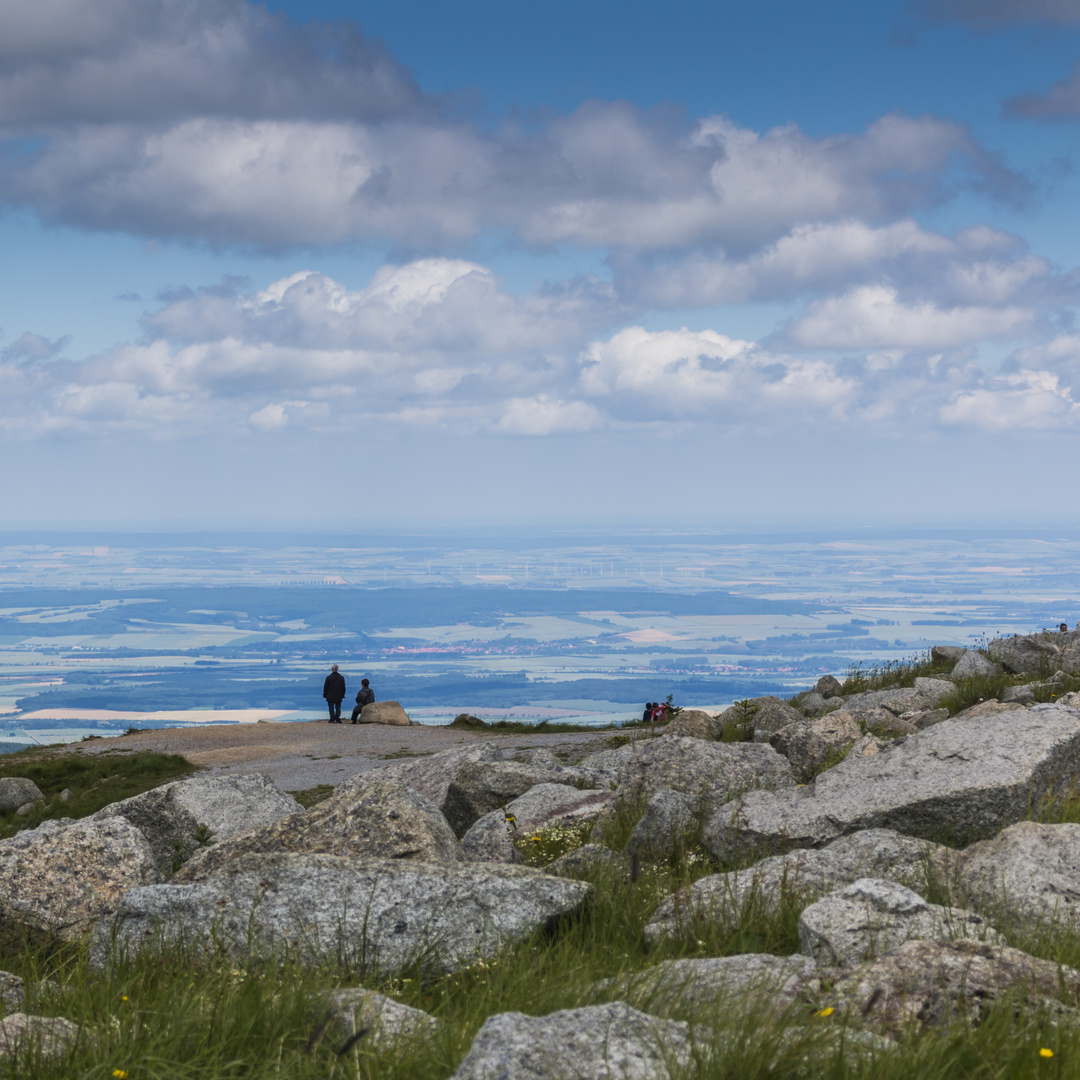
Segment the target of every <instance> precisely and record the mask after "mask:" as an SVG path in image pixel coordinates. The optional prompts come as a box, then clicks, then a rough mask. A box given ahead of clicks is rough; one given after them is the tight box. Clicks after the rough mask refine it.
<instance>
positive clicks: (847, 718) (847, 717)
mask: <svg viewBox="0 0 1080 1080" xmlns="http://www.w3.org/2000/svg"><path fill="white" fill-rule="evenodd" d="M889 715H890V716H891V715H892V714H891V713H890V714H889ZM862 734H863V733H862V728H861V727H860V726H859V722H858V720H857V719H856V718H855V717H854V716H852V714H851V713H849V712H846V711H844V710H840V709H837V710H836V711H835V712H831V713H828V714H826V715H825V716H819V717H818V718H817V719H815V720H800V721H799V722H798V723H795V724H788V725H787V726H786V727H782V728H781V729H780V730H779V731H777V732H775V733H774V734H773V735H772V736H771V737H770V739H769V745H770V746H771V747H772V748H773V749H774V750H776V751H777V753H779V754H782V755H783V756H784V757H786V758H787V759H788V761H789V762H790V763H791V771H792V773H794V775H795V779H796V780H797V781H799V782H800V783H806V782H808V781H809V780H812V779H813V778H814V776H816V775H817V773H818V772H820V771H821V769H822V768H824V767H826V766H828V765H835V764H836V763H837V761H838V759H839V758H840V756H841V755H842V754H844V753H846V752H847V750H848V749H849V748H850V747H851V746H853V745H854V744H855V743H856V742H858V740H859V739H861V738H862Z"/></svg>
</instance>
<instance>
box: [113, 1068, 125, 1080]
mask: <svg viewBox="0 0 1080 1080" xmlns="http://www.w3.org/2000/svg"><path fill="white" fill-rule="evenodd" d="M112 1074H113V1076H114V1077H115V1080H127V1073H126V1072H124V1070H123V1069H113V1071H112Z"/></svg>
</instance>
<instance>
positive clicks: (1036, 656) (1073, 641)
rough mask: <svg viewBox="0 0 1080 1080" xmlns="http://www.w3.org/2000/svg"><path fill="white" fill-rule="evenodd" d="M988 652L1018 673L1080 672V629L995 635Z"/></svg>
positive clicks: (1006, 668) (1007, 669)
mask: <svg viewBox="0 0 1080 1080" xmlns="http://www.w3.org/2000/svg"><path fill="white" fill-rule="evenodd" d="M987 652H989V653H990V659H991V660H996V661H997V662H998V663H999V664H1001V665H1002V667H1004V668H1005V670H1006V671H1011V672H1013V673H1014V674H1016V675H1028V674H1033V675H1037V674H1040V673H1042V672H1047V673H1050V672H1055V671H1064V672H1065V674H1066V675H1075V674H1076V673H1077V672H1080V632H1078V631H1076V630H1071V631H1069V632H1067V633H1064V634H1062V633H1061V632H1060V631H1058V630H1044V631H1042V632H1041V633H1039V634H1028V635H1026V636H1023V637H1021V636H1018V637H1010V638H995V639H994V640H993V641H991V642H990V645H989V647H988V648H987Z"/></svg>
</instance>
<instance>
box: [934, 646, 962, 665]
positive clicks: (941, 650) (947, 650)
mask: <svg viewBox="0 0 1080 1080" xmlns="http://www.w3.org/2000/svg"><path fill="white" fill-rule="evenodd" d="M966 652H967V649H965V648H964V647H963V646H961V645H935V646H934V647H933V648H932V649H931V650H930V659H931V660H933V661H934V663H935V664H949V665H950V666H954V665H955V664H956V662H957V661H958V660H960V659H962V658H963V656H964V654H965V653H966Z"/></svg>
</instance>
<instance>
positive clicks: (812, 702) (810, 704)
mask: <svg viewBox="0 0 1080 1080" xmlns="http://www.w3.org/2000/svg"><path fill="white" fill-rule="evenodd" d="M796 705H797V708H798V710H799V712H801V713H802V714H803V715H804V716H817V714H818V713H822V712H824V711H825V699H824V698H823V697H822V696H821V695H820V694H816V693H814V692H813V691H811V692H810V693H809V694H800V695H799V696H798V698H797V699H796Z"/></svg>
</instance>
